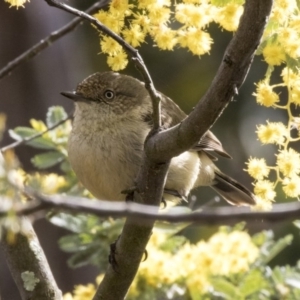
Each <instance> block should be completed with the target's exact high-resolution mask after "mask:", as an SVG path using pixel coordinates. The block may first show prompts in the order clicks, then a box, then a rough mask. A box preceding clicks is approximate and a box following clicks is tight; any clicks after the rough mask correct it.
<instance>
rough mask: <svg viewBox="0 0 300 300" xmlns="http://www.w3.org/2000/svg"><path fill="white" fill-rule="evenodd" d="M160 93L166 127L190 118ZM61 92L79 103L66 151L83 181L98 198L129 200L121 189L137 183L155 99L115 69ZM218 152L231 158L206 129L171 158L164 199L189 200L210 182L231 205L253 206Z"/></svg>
mask: <svg viewBox="0 0 300 300" xmlns="http://www.w3.org/2000/svg"><path fill="white" fill-rule="evenodd" d="M158 93H159V94H160V95H161V123H162V129H168V128H170V127H172V126H175V125H176V124H178V123H180V122H181V121H182V120H183V119H185V118H186V116H187V115H186V114H185V113H184V112H183V111H182V110H181V109H180V107H179V106H178V105H177V104H176V103H175V102H173V100H171V99H170V98H169V97H167V96H165V95H164V94H162V93H160V92H158ZM61 94H62V95H63V96H65V97H67V98H70V99H71V100H73V101H74V102H75V111H74V118H73V124H72V130H71V133H70V136H69V140H68V147H67V149H68V157H69V161H70V164H71V167H72V168H73V170H74V172H75V174H76V175H77V177H78V179H79V181H80V182H81V183H82V184H83V186H84V187H85V188H87V189H88V190H89V191H90V192H91V194H92V195H93V196H94V197H95V198H98V199H99V200H108V201H124V200H126V195H125V194H124V193H122V191H124V190H128V189H131V188H132V187H133V186H134V185H135V179H136V177H137V174H138V171H139V168H140V166H141V162H142V155H143V150H144V142H145V139H146V137H147V135H148V133H149V132H150V130H151V128H152V125H153V118H152V101H151V98H150V95H149V93H148V91H147V89H146V88H145V84H144V83H143V82H142V81H140V80H138V79H136V78H134V77H131V76H128V75H123V74H120V73H116V72H113V71H108V72H97V73H95V74H92V75H90V76H88V77H87V78H85V79H84V80H83V81H82V82H80V83H79V84H78V85H77V87H76V89H75V90H74V91H69V92H62V93H61ZM216 156H221V157H226V158H231V156H230V155H229V154H228V153H227V152H226V151H225V150H224V148H223V146H222V144H221V142H220V141H219V140H218V138H217V137H216V136H215V135H214V134H213V133H212V132H211V131H207V132H206V133H205V135H204V136H203V137H202V138H201V139H200V140H199V142H198V143H197V144H196V145H195V146H193V147H192V148H191V149H189V150H188V151H185V152H183V153H181V154H180V155H178V156H176V157H174V158H172V160H171V163H170V167H169V170H168V173H167V177H166V182H165V186H164V197H166V198H167V199H172V200H174V199H175V198H176V199H177V200H178V199H180V200H181V199H188V196H189V194H190V192H191V191H192V190H194V189H196V188H198V187H200V186H210V187H211V188H213V189H214V190H215V191H216V192H217V193H218V194H219V195H220V196H221V197H222V198H223V199H225V200H226V201H227V202H228V203H230V204H232V205H236V206H252V205H255V204H256V197H255V195H254V194H253V193H252V192H250V191H249V190H248V189H247V188H246V187H244V186H243V185H242V184H240V183H239V182H238V181H236V180H235V179H233V178H231V177H230V176H228V175H226V174H225V173H223V172H222V171H221V170H219V168H218V167H217V166H216V165H215V161H216ZM176 199H175V200H176Z"/></svg>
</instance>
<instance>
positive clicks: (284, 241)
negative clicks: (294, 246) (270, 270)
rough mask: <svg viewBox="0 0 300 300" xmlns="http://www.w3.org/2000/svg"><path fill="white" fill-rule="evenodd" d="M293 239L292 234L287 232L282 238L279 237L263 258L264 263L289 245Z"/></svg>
mask: <svg viewBox="0 0 300 300" xmlns="http://www.w3.org/2000/svg"><path fill="white" fill-rule="evenodd" d="M292 240H293V235H292V234H288V235H286V236H285V237H284V238H281V239H279V240H278V241H277V242H275V243H274V244H273V245H272V247H271V248H270V249H269V253H268V254H267V255H266V256H265V258H264V263H268V262H269V261H271V260H272V259H273V258H274V257H275V256H276V255H277V254H279V253H280V252H281V251H282V250H283V249H284V248H286V247H287V246H289V245H290V244H291V242H292Z"/></svg>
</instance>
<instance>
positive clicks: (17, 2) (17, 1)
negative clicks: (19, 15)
mask: <svg viewBox="0 0 300 300" xmlns="http://www.w3.org/2000/svg"><path fill="white" fill-rule="evenodd" d="M4 1H5V2H8V3H9V4H10V6H16V7H17V8H19V6H22V7H24V4H25V3H26V2H29V0H4Z"/></svg>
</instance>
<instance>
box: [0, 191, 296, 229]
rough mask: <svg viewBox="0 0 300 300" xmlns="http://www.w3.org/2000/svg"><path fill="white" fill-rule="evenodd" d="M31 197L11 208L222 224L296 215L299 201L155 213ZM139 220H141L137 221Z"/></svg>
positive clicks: (23, 212)
mask: <svg viewBox="0 0 300 300" xmlns="http://www.w3.org/2000/svg"><path fill="white" fill-rule="evenodd" d="M27 193H28V194H29V195H30V196H32V198H34V199H35V200H33V201H30V202H28V203H27V204H20V205H19V206H14V207H13V208H10V209H13V211H14V212H15V213H16V214H18V215H20V216H27V215H32V214H34V213H36V212H40V211H46V210H49V209H57V210H64V211H69V212H72V213H74V212H75V213H89V214H93V215H96V216H98V217H132V218H135V219H139V220H143V221H145V223H146V222H147V221H148V220H150V221H151V220H152V221H153V220H158V221H166V222H170V223H179V222H190V223H193V224H200V225H225V224H235V223H237V222H241V221H246V222H248V223H252V222H263V223H264V224H266V225H267V223H270V224H273V223H278V222H286V221H290V220H295V219H298V218H300V202H298V201H295V202H289V203H281V204H274V205H273V209H272V211H269V212H252V211H250V210H249V208H245V207H241V208H237V207H234V206H224V207H222V206H221V207H207V208H205V209H201V210H196V211H193V212H190V213H177V212H176V210H175V211H171V212H167V213H164V211H161V212H160V213H158V211H157V207H155V206H153V205H144V204H139V203H134V202H128V203H127V202H111V201H100V200H97V201H91V200H90V199H88V198H81V197H74V196H61V195H55V196H46V195H42V194H39V193H36V192H27ZM10 209H7V208H1V207H0V217H3V216H6V215H7V214H8V213H9V212H10ZM141 223H143V222H141Z"/></svg>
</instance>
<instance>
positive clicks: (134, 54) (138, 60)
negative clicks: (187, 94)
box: [45, 0, 161, 130]
mask: <svg viewBox="0 0 300 300" xmlns="http://www.w3.org/2000/svg"><path fill="white" fill-rule="evenodd" d="M45 1H46V2H47V3H48V4H49V5H50V6H54V7H57V8H59V9H62V10H64V11H66V12H69V13H71V14H73V15H75V16H78V17H80V18H82V19H85V20H87V21H89V22H90V23H91V24H93V25H95V27H96V28H97V29H98V30H99V31H101V32H102V33H104V34H107V35H108V36H110V37H111V38H112V39H114V40H115V41H116V42H118V43H119V44H120V45H121V46H122V47H123V49H124V50H125V51H126V52H127V53H128V54H129V55H130V56H131V58H132V61H133V62H134V64H135V66H136V68H137V69H138V71H139V72H140V73H141V75H142V77H143V79H144V82H145V87H146V88H147V90H148V92H149V95H150V97H151V100H152V105H153V129H154V130H157V129H158V128H159V127H160V126H161V118H160V110H161V109H160V96H159V94H158V93H157V91H156V90H155V87H154V84H153V80H152V78H151V76H150V73H149V71H148V69H147V67H146V65H145V63H144V61H143V59H142V57H141V55H140V54H139V52H138V51H137V50H136V49H135V48H133V47H132V46H131V45H130V44H128V43H127V42H126V41H125V40H124V39H122V38H121V37H120V36H119V35H117V34H116V33H114V32H113V31H111V30H110V29H109V28H107V27H106V26H104V25H103V24H102V23H101V22H99V21H98V20H97V19H96V18H94V17H92V16H91V15H89V14H87V13H85V12H83V11H80V10H78V9H75V8H73V7H71V6H69V5H67V4H64V3H60V2H58V1H56V0H45Z"/></svg>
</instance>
